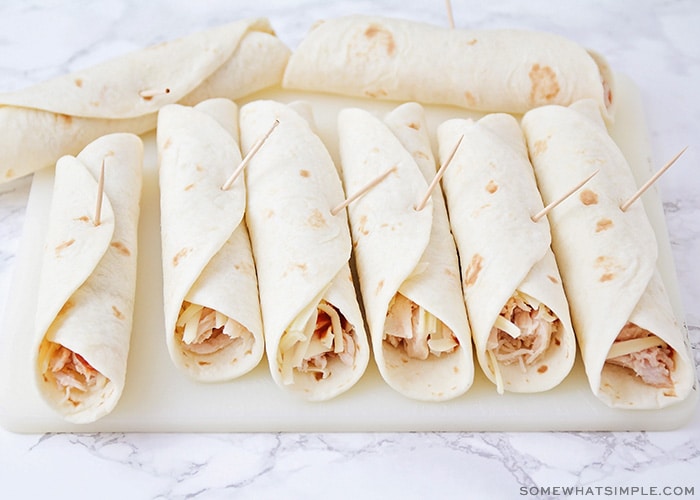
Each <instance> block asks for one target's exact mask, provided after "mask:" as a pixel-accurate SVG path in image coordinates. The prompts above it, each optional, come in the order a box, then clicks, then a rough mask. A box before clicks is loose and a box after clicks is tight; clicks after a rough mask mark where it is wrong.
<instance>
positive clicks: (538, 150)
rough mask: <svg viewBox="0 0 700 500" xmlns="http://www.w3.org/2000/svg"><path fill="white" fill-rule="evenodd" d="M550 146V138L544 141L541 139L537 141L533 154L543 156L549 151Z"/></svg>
mask: <svg viewBox="0 0 700 500" xmlns="http://www.w3.org/2000/svg"><path fill="white" fill-rule="evenodd" d="M548 145H549V136H547V137H546V138H544V139H540V140H538V141H535V145H534V147H533V148H532V154H533V155H534V156H537V155H541V154H542V153H544V152H545V151H547V146H548Z"/></svg>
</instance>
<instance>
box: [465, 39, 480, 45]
mask: <svg viewBox="0 0 700 500" xmlns="http://www.w3.org/2000/svg"><path fill="white" fill-rule="evenodd" d="M478 42H479V40H477V39H476V38H472V39H471V40H469V41H468V42H467V45H476V44H477V43H478Z"/></svg>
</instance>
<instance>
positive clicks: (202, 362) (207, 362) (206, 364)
mask: <svg viewBox="0 0 700 500" xmlns="http://www.w3.org/2000/svg"><path fill="white" fill-rule="evenodd" d="M197 364H198V365H199V366H209V365H210V364H211V362H209V361H197Z"/></svg>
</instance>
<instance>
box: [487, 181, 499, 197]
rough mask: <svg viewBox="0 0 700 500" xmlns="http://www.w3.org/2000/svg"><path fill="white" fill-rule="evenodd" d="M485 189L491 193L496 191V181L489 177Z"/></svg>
mask: <svg viewBox="0 0 700 500" xmlns="http://www.w3.org/2000/svg"><path fill="white" fill-rule="evenodd" d="M486 191H488V192H489V193H491V194H493V193H495V192H496V191H498V184H496V182H494V180H493V179H491V180H490V181H489V183H488V184H486Z"/></svg>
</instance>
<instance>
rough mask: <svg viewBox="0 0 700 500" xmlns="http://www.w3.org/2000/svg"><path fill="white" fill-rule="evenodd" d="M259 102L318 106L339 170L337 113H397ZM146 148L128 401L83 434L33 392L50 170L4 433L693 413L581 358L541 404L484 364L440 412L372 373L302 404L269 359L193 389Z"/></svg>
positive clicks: (672, 419)
mask: <svg viewBox="0 0 700 500" xmlns="http://www.w3.org/2000/svg"><path fill="white" fill-rule="evenodd" d="M617 81H618V89H617V98H618V103H617V104H618V106H619V108H618V111H617V113H618V114H617V118H616V123H615V125H614V127H613V129H612V131H611V133H612V135H613V137H614V138H615V140H616V141H617V143H618V144H619V145H620V147H621V148H622V150H623V152H624V153H625V155H626V156H627V159H628V161H629V162H630V164H631V165H632V168H633V169H634V171H635V175H636V177H637V180H638V183H641V182H643V181H644V180H646V179H647V178H648V177H649V176H650V172H651V171H652V170H656V168H652V166H651V151H650V145H649V140H648V136H647V130H646V125H645V122H644V116H643V110H642V108H641V99H640V96H639V92H638V90H637V89H636V87H635V86H634V85H633V84H632V82H630V81H629V80H628V79H627V78H625V77H624V76H622V75H618V80H617ZM254 98H255V99H256V98H272V99H277V100H281V101H285V102H290V101H293V100H297V99H304V100H307V101H309V102H311V104H312V105H313V107H314V115H315V118H316V122H317V125H318V128H319V131H320V135H321V137H322V139H323V140H324V141H325V142H326V144H327V146H328V148H329V151H330V152H331V154H332V155H333V156H334V159H335V160H336V162H337V159H338V156H337V137H336V132H335V131H336V121H335V120H336V115H337V111H338V110H339V109H340V108H341V107H344V106H360V107H365V108H367V109H371V110H376V111H379V112H382V113H383V112H387V111H389V110H390V109H391V108H393V106H395V103H380V102H375V101H367V100H358V99H346V98H338V97H334V96H325V95H311V94H305V93H299V92H296V93H293V92H285V91H281V90H279V89H276V90H270V91H266V92H264V93H261V94H258V95H256V96H252V97H250V98H248V99H247V100H252V99H254ZM239 104H242V102H241V103H239ZM427 111H428V116H427V118H428V124H429V127H430V129H431V131H432V132H433V134H434V130H435V127H436V126H437V125H438V124H439V123H441V121H443V120H444V119H447V118H451V117H456V116H472V117H476V116H478V115H476V114H474V113H469V112H467V111H464V110H459V109H456V108H437V107H428V108H427ZM433 139H434V136H433ZM144 142H145V145H146V153H145V161H144V185H143V199H142V203H141V220H140V225H139V255H138V282H137V291H136V309H135V317H134V329H133V334H132V340H131V349H130V354H129V364H128V370H127V379H126V387H125V389H124V393H123V395H122V398H121V400H120V401H119V403H118V405H117V407H116V408H115V410H114V411H113V412H112V413H111V414H109V415H108V416H106V417H104V418H103V419H101V420H99V421H97V422H94V423H91V424H85V425H76V424H69V423H66V422H64V421H63V420H62V419H61V418H60V417H58V416H57V415H56V414H54V413H53V412H52V411H51V410H50V409H49V408H48V407H47V406H46V405H45V404H44V403H43V401H41V400H40V398H39V395H38V391H37V390H36V388H35V386H34V372H33V370H34V368H33V366H31V364H30V360H31V358H32V356H31V354H30V350H31V345H32V332H33V318H34V312H35V308H36V303H35V297H36V292H37V282H38V275H39V267H40V263H41V254H42V247H43V241H44V234H45V231H46V224H47V219H48V208H49V205H50V199H51V191H52V184H53V169H47V170H44V171H42V172H39V173H37V174H35V177H34V181H33V184H32V189H31V193H30V197H29V203H28V206H27V213H26V223H25V224H26V225H25V231H24V235H23V238H22V242H21V245H20V248H19V251H18V256H17V265H16V268H15V273H14V280H13V284H12V288H11V291H10V298H9V300H8V304H7V308H6V311H5V315H4V322H3V328H2V330H0V425H2V426H3V427H5V428H6V429H8V430H11V431H15V432H30V433H34V432H64V431H66V432H94V431H114V432H131V431H147V432H227V431H266V432H268V431H270V432H274V431H299V432H314V431H316V432H320V431H323V432H329V431H558V430H575V431H585V430H670V429H675V428H678V427H681V426H683V425H684V423H686V422H687V421H688V420H689V419H690V417H691V416H692V414H693V412H694V411H696V407H697V400H698V391H697V387H696V388H695V390H694V391H693V392H692V394H691V395H690V397H689V398H688V399H686V400H685V401H684V402H682V403H680V404H677V405H675V406H672V407H669V408H666V409H663V410H653V411H639V410H619V409H618V410H615V409H611V408H608V407H606V406H605V405H604V404H603V403H601V402H600V401H599V400H598V399H597V398H595V397H594V396H593V395H592V393H591V391H590V389H589V386H588V383H587V381H586V377H585V374H584V371H583V366H582V363H581V361H580V358H579V359H578V360H577V362H576V366H575V367H574V370H573V372H572V373H571V374H570V375H569V377H568V378H567V379H566V380H565V381H564V382H563V383H562V384H561V385H560V386H558V387H557V388H555V389H553V390H551V391H549V392H546V393H541V394H510V393H507V394H505V395H503V396H499V395H498V394H497V393H496V389H495V386H494V385H493V384H491V383H490V382H489V381H488V380H487V379H486V378H485V377H484V376H483V375H482V374H481V373H480V371H479V368H478V364H477V365H475V366H476V377H475V381H474V385H473V386H472V388H471V389H470V390H469V391H468V392H467V393H466V394H465V395H464V396H462V397H460V398H457V399H455V400H452V401H448V402H441V403H423V402H417V401H413V400H410V399H407V398H405V397H403V396H401V395H399V394H398V393H396V392H394V391H393V390H392V389H391V388H389V387H388V386H387V385H386V384H385V383H384V382H383V381H382V379H381V378H380V376H379V372H378V371H377V369H376V367H375V365H374V362H373V361H370V366H369V368H368V370H367V372H366V373H365V375H364V376H363V377H362V379H361V380H360V382H359V383H358V384H357V385H356V386H355V387H353V388H352V389H351V390H350V391H349V392H347V393H344V394H342V395H341V396H339V397H337V398H336V399H334V400H332V401H327V402H322V403H308V402H304V401H301V400H299V399H297V398H296V397H294V396H292V395H290V394H287V393H286V392H284V391H283V390H282V389H280V388H279V387H277V386H276V385H275V384H274V382H273V381H272V378H271V377H270V375H269V371H268V366H267V360H266V359H265V358H263V360H262V362H261V364H260V365H259V366H258V367H257V368H256V369H255V370H253V371H252V372H250V373H248V374H247V375H245V376H243V377H242V378H239V379H237V380H234V381H232V382H226V383H219V384H203V383H197V382H194V381H191V380H189V379H188V378H187V377H186V376H185V375H183V374H182V373H180V372H179V371H178V370H177V369H176V368H175V367H174V365H173V364H172V363H171V361H170V358H169V356H168V353H167V349H166V345H165V333H164V327H163V301H162V288H161V287H162V274H161V262H160V225H159V217H160V213H159V212H160V210H159V200H158V194H159V193H158V179H157V160H156V153H155V145H154V134H149V135H147V136H145V137H144ZM643 201H644V204H645V207H646V209H647V212H648V213H649V217H650V218H651V221H652V224H653V225H654V228H655V230H656V233H657V237H658V241H659V247H660V249H659V263H660V268H661V272H662V275H663V278H664V280H665V282H666V285H667V288H668V290H669V293H670V295H671V300H672V303H673V304H674V308H675V311H676V315H677V317H678V318H680V319H683V312H682V309H681V305H680V304H681V301H680V296H679V289H678V283H677V280H676V274H675V269H674V267H673V261H672V255H671V249H670V244H669V241H668V234H667V230H666V225H665V219H664V214H663V209H662V205H661V201H660V199H659V197H658V194H657V193H656V191H655V190H653V189H652V190H651V191H649V192H647V194H645V196H644V198H643ZM681 322H683V321H681ZM683 323H684V322H683ZM691 359H692V358H691Z"/></svg>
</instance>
